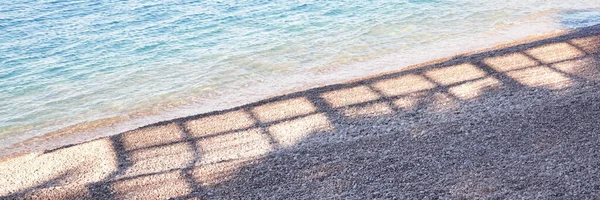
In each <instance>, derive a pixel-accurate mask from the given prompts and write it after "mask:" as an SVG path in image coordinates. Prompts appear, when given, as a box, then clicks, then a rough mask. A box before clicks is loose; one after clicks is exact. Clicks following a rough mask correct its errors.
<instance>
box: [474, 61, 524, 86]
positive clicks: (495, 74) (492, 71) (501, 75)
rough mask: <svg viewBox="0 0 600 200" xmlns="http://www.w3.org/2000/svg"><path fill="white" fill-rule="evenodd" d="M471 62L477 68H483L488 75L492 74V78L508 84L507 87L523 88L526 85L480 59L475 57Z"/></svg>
mask: <svg viewBox="0 0 600 200" xmlns="http://www.w3.org/2000/svg"><path fill="white" fill-rule="evenodd" d="M471 63H472V64H473V65H475V66H476V67H477V68H479V69H481V70H483V71H484V72H486V73H487V74H489V75H490V76H493V77H494V78H496V79H498V80H499V81H501V82H502V83H503V84H504V85H506V86H508V88H523V87H526V86H525V85H523V84H521V83H519V82H517V81H515V80H514V79H513V78H511V77H510V76H507V75H506V74H504V73H502V72H498V71H496V70H495V69H493V68H491V67H490V66H489V65H487V64H485V63H484V62H482V61H481V59H475V60H474V61H473V62H471ZM508 88H507V89H508Z"/></svg>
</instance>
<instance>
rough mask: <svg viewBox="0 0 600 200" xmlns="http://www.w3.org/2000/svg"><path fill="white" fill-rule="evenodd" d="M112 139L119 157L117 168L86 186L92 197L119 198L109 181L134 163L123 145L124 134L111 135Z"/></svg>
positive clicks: (116, 154)
mask: <svg viewBox="0 0 600 200" xmlns="http://www.w3.org/2000/svg"><path fill="white" fill-rule="evenodd" d="M110 141H111V145H112V147H113V149H114V151H115V156H116V157H117V169H116V170H115V171H113V172H112V173H111V174H110V175H108V176H107V177H106V178H105V179H104V180H102V181H98V182H94V183H91V184H88V185H87V186H86V187H87V189H88V191H89V194H90V198H91V199H98V200H100V199H117V198H116V197H115V196H114V195H115V192H114V191H113V189H112V186H111V183H110V182H109V181H110V180H111V179H114V178H116V177H117V176H118V175H120V174H122V173H123V172H125V170H127V169H128V168H129V167H131V165H132V163H131V161H130V159H129V154H128V153H127V150H125V146H124V145H123V141H122V136H121V135H120V134H119V135H113V136H111V137H110Z"/></svg>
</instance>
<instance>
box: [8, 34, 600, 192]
mask: <svg viewBox="0 0 600 200" xmlns="http://www.w3.org/2000/svg"><path fill="white" fill-rule="evenodd" d="M400 67H403V66H399V68H400ZM599 133H600V26H594V27H588V28H582V29H578V30H575V31H572V32H569V33H565V34H562V35H555V36H548V37H546V38H536V39H531V40H530V41H527V42H521V43H514V44H509V45H503V46H500V47H497V48H493V49H487V50H484V51H478V52H474V53H471V54H467V55H459V56H456V57H452V58H447V59H442V60H437V61H433V62H430V63H425V64H422V65H418V66H411V67H408V68H404V69H402V70H400V71H396V72H391V73H387V74H382V75H377V76H370V77H365V78H363V79H360V80H354V81H351V82H347V83H342V84H335V85H329V86H325V87H320V88H314V89H310V90H306V91H301V92H296V93H292V94H286V95H282V96H278V97H275V98H270V99H266V100H263V101H259V102H255V103H252V104H248V105H245V106H241V107H237V108H232V109H228V110H223V111H217V112H211V113H206V114H200V115H196V116H189V117H186V118H181V119H174V120H170V121H165V122H161V123H157V124H151V125H147V126H145V127H141V128H138V129H136V130H131V131H128V132H125V133H121V134H118V135H114V136H111V137H108V138H101V139H97V140H94V141H90V142H87V143H83V144H77V145H71V146H65V147H61V148H58V149H53V150H47V151H44V152H36V153H29V154H25V155H20V156H15V157H11V158H6V159H4V160H2V161H1V162H0V199H21V198H24V199H82V198H85V199H165V198H176V199H204V198H207V199H213V198H214V199H238V198H241V199H245V198H248V199H263V198H277V199H284V198H293V199H298V198H303V199H305V198H310V199H313V198H344V199H347V198H351V199H363V198H369V199H370V198H390V197H395V198H400V199H407V198H410V199H423V198H441V199H461V198H469V199H470V198H477V199H479V198H503V199H504V198H510V199H517V198H518V199H521V198H525V199H533V198H541V199H550V198H560V199H563V198H567V199H584V198H585V199H597V198H600V192H599V191H600V181H599V180H600V151H599V149H600V134H599Z"/></svg>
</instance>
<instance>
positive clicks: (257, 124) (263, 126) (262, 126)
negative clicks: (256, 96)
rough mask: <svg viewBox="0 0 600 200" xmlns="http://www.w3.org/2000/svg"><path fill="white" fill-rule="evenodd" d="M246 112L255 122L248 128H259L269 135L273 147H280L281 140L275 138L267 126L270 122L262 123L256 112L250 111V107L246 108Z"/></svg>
mask: <svg viewBox="0 0 600 200" xmlns="http://www.w3.org/2000/svg"><path fill="white" fill-rule="evenodd" d="M244 112H246V114H248V116H250V118H251V119H252V120H253V121H254V124H253V125H252V126H250V127H249V128H247V129H252V128H258V130H259V132H260V133H261V134H263V135H266V136H267V139H268V140H269V144H270V145H272V147H273V149H277V148H279V142H277V140H275V138H274V137H273V135H272V134H271V133H270V132H269V130H267V128H266V127H267V126H268V125H270V124H265V123H261V121H260V119H258V117H257V116H256V115H255V114H254V112H252V111H250V110H249V109H248V108H244Z"/></svg>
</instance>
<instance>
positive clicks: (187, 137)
mask: <svg viewBox="0 0 600 200" xmlns="http://www.w3.org/2000/svg"><path fill="white" fill-rule="evenodd" d="M177 126H178V127H179V130H180V132H181V134H182V137H183V141H185V142H186V143H187V145H188V147H189V148H190V149H191V150H192V152H193V158H192V160H190V161H189V162H188V163H187V164H186V166H185V167H184V168H183V169H181V176H182V177H184V178H185V182H186V183H187V184H188V186H189V188H190V189H191V190H192V192H191V194H194V195H198V194H202V192H203V191H204V190H203V188H202V186H201V185H200V183H199V182H198V181H197V180H196V179H194V176H193V173H194V166H196V163H198V162H199V161H200V159H201V155H200V151H199V149H198V144H197V140H193V139H192V136H191V134H190V130H189V129H188V128H187V126H185V125H184V124H183V122H179V123H177Z"/></svg>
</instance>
